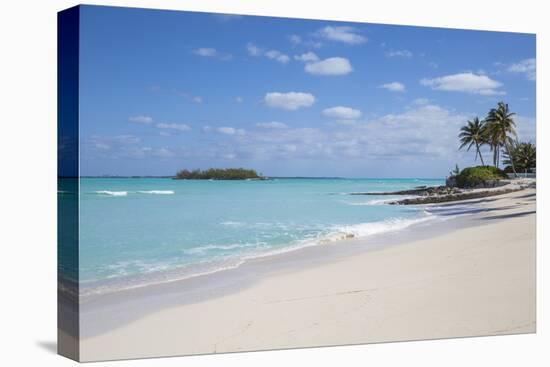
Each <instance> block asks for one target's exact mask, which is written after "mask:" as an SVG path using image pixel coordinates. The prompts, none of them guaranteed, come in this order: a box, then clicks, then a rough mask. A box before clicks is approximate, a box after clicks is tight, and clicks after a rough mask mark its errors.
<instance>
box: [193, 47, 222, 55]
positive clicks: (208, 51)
mask: <svg viewBox="0 0 550 367" xmlns="http://www.w3.org/2000/svg"><path fill="white" fill-rule="evenodd" d="M193 53H194V54H195V55H198V56H204V57H216V56H218V51H217V50H216V49H215V48H209V47H201V48H197V49H195V50H193Z"/></svg>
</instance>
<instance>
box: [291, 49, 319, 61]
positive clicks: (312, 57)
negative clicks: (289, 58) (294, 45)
mask: <svg viewBox="0 0 550 367" xmlns="http://www.w3.org/2000/svg"><path fill="white" fill-rule="evenodd" d="M294 59H296V60H298V61H302V62H313V61H318V60H319V56H317V55H316V54H315V53H314V52H311V51H310V52H306V53H303V54H301V55H294Z"/></svg>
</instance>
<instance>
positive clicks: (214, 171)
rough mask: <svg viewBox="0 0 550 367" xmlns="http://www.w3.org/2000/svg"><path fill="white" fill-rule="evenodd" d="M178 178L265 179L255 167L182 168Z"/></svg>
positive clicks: (176, 177)
mask: <svg viewBox="0 0 550 367" xmlns="http://www.w3.org/2000/svg"><path fill="white" fill-rule="evenodd" d="M174 179H176V180H264V179H265V178H264V177H262V176H260V175H258V173H257V172H256V171H255V170H253V169H245V168H209V169H207V170H204V171H203V170H200V169H195V170H192V171H190V170H187V169H184V170H181V171H179V172H178V173H177V174H176V176H175V177H174Z"/></svg>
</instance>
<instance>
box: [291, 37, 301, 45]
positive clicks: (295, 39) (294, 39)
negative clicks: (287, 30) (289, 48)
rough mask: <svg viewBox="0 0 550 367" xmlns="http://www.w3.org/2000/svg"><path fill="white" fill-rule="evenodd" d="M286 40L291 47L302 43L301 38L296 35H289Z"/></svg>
mask: <svg viewBox="0 0 550 367" xmlns="http://www.w3.org/2000/svg"><path fill="white" fill-rule="evenodd" d="M288 39H289V40H290V43H292V44H293V45H299V44H300V43H302V37H300V36H298V35H297V34H292V35H290V36H289V37H288Z"/></svg>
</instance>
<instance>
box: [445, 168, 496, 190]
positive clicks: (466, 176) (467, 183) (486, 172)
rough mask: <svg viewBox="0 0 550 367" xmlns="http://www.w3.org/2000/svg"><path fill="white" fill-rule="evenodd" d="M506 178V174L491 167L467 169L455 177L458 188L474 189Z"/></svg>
mask: <svg viewBox="0 0 550 367" xmlns="http://www.w3.org/2000/svg"><path fill="white" fill-rule="evenodd" d="M506 177H507V176H506V173H504V171H503V170H501V169H498V168H496V167H493V166H477V167H467V168H464V169H463V170H462V171H461V172H460V173H459V174H458V175H457V176H456V183H457V185H458V187H475V186H478V185H480V184H485V183H487V182H489V181H498V180H500V179H503V178H506Z"/></svg>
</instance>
